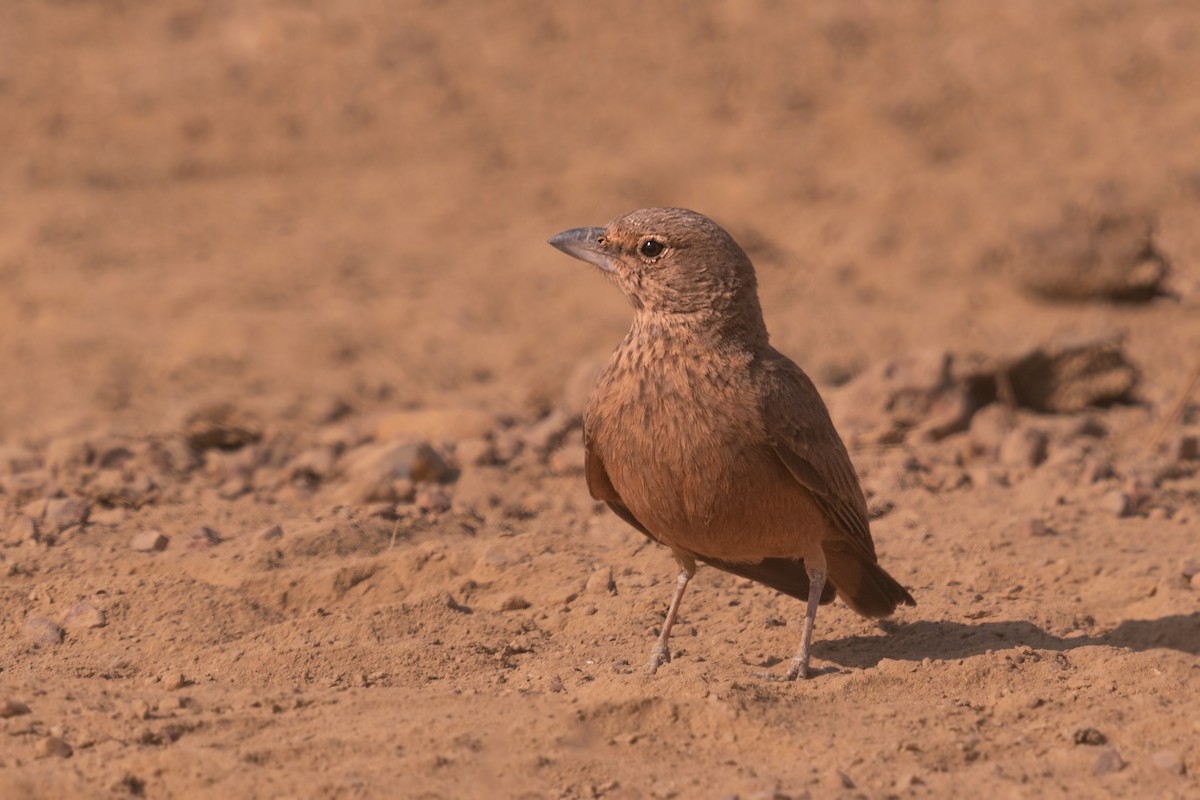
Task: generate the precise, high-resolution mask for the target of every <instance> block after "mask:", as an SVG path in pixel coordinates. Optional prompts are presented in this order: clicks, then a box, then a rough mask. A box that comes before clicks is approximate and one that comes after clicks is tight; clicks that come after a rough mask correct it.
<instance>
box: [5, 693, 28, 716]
mask: <svg viewBox="0 0 1200 800" xmlns="http://www.w3.org/2000/svg"><path fill="white" fill-rule="evenodd" d="M28 713H29V706H27V705H25V704H24V703H22V702H21V701H20V700H13V699H12V698H11V697H9V698H6V699H5V700H3V701H0V719H8V718H9V717H20V716H23V715H25V714H28Z"/></svg>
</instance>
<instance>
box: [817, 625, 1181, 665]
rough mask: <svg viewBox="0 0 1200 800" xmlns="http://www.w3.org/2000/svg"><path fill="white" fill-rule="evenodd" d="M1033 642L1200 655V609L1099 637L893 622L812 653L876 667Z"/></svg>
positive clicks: (1058, 647)
mask: <svg viewBox="0 0 1200 800" xmlns="http://www.w3.org/2000/svg"><path fill="white" fill-rule="evenodd" d="M1023 645H1024V646H1029V647H1032V648H1034V649H1036V650H1052V651H1059V652H1065V651H1068V650H1074V649H1075V648H1078V647H1090V646H1094V645H1103V646H1108V647H1127V648H1129V649H1130V650H1135V651H1139V652H1140V651H1144V650H1153V649H1156V648H1168V649H1171V650H1178V651H1179V652H1181V653H1188V654H1190V655H1200V612H1195V613H1192V614H1172V615H1170V616H1166V617H1160V618H1159V619H1133V620H1126V621H1125V622H1122V623H1121V624H1120V625H1118V626H1117V627H1116V628H1113V629H1112V630H1111V631H1108V632H1106V633H1102V634H1099V635H1096V636H1091V635H1084V636H1071V637H1067V638H1064V637H1060V636H1055V635H1053V634H1051V633H1047V632H1046V631H1044V630H1042V629H1041V628H1039V627H1038V626H1036V625H1034V624H1033V623H1031V622H1024V621H1008V622H981V623H963V622H931V621H925V620H922V621H918V622H912V623H908V624H891V625H888V626H887V629H886V630H881V631H880V633H879V634H878V635H872V636H848V637H846V638H843V639H837V640H833V641H828V640H827V641H823V642H819V643H818V642H814V645H813V655H815V656H818V657H819V658H822V659H825V660H827V661H832V662H834V663H835V664H841V665H842V666H847V667H858V668H866V667H874V666H876V665H877V664H878V663H879V662H880V661H881V660H883V659H885V658H892V659H897V660H901V661H921V660H923V659H925V658H930V659H943V660H949V659H958V658H969V657H970V656H977V655H982V654H984V653H986V652H987V651H988V650H1005V649H1008V648H1010V647H1019V646H1023Z"/></svg>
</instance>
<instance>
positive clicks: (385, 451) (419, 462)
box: [344, 442, 455, 482]
mask: <svg viewBox="0 0 1200 800" xmlns="http://www.w3.org/2000/svg"><path fill="white" fill-rule="evenodd" d="M344 461H345V473H346V475H347V477H349V478H352V479H357V480H379V479H383V480H387V481H389V482H390V481H392V480H395V479H397V478H409V479H411V480H413V481H417V482H420V481H436V482H442V481H448V480H451V479H452V478H454V476H455V471H454V470H453V469H452V468H451V467H450V465H449V464H447V463H446V461H445V460H444V459H443V458H442V457H441V456H440V455H439V454H438V452H437V451H436V450H434V449H433V448H432V447H431V446H430V445H429V443H428V442H385V443H383V444H373V445H367V446H365V447H360V448H358V449H356V450H353V451H351V452H350V453H348V454H347V455H346V457H345V459H344Z"/></svg>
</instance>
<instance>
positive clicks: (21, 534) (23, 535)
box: [4, 514, 39, 544]
mask: <svg viewBox="0 0 1200 800" xmlns="http://www.w3.org/2000/svg"><path fill="white" fill-rule="evenodd" d="M38 538H39V537H38V527H37V523H36V522H34V520H33V517H30V516H28V515H26V514H18V515H17V516H15V517H13V518H12V519H11V520H9V523H8V525H7V526H6V527H5V532H4V541H5V543H6V544H21V543H22V542H36V541H38Z"/></svg>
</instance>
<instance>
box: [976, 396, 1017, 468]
mask: <svg viewBox="0 0 1200 800" xmlns="http://www.w3.org/2000/svg"><path fill="white" fill-rule="evenodd" d="M1012 429H1013V413H1012V411H1011V410H1010V409H1009V408H1008V407H1007V406H1005V405H1004V404H1003V403H990V404H989V405H986V406H984V407H983V408H981V409H979V410H978V411H976V412H975V414H974V415H973V416H972V417H971V425H970V428H969V434H968V436H969V438H970V442H971V449H972V450H974V451H975V452H977V453H985V454H988V455H991V456H995V455H996V454H997V453H999V452H1000V446H1001V445H1002V444H1003V443H1004V439H1005V437H1007V436H1008V435H1009V433H1011V432H1012Z"/></svg>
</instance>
